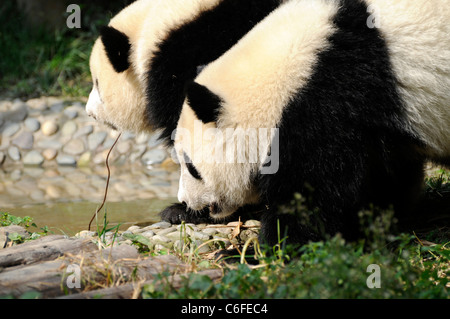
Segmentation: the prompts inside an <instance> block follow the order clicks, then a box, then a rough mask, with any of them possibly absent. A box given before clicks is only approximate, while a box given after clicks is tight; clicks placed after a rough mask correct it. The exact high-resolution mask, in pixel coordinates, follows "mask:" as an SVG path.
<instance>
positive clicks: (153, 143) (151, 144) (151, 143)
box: [147, 133, 162, 148]
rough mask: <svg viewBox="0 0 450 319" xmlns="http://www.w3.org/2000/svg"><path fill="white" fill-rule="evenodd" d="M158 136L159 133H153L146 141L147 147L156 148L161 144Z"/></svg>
mask: <svg viewBox="0 0 450 319" xmlns="http://www.w3.org/2000/svg"><path fill="white" fill-rule="evenodd" d="M159 137H160V134H159V133H154V134H153V135H152V136H151V137H150V138H149V139H148V144H147V145H148V146H149V147H152V148H153V147H155V146H158V145H160V144H161V143H162V140H161V139H160V138H159Z"/></svg>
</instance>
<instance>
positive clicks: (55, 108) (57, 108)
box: [50, 100, 64, 113]
mask: <svg viewBox="0 0 450 319" xmlns="http://www.w3.org/2000/svg"><path fill="white" fill-rule="evenodd" d="M63 108H64V102H63V101H60V100H55V101H54V102H53V104H51V105H50V110H51V111H52V112H53V113H60V112H61V111H62V110H63Z"/></svg>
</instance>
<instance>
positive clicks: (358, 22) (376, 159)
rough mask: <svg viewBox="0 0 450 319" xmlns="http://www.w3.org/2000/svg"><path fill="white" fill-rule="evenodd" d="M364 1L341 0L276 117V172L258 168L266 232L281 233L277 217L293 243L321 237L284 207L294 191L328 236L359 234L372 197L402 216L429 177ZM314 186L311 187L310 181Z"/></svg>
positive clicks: (268, 236)
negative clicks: (305, 75)
mask: <svg viewBox="0 0 450 319" xmlns="http://www.w3.org/2000/svg"><path fill="white" fill-rule="evenodd" d="M367 18H368V13H367V7H366V5H365V4H363V3H362V2H360V1H355V0H343V1H342V6H341V8H340V10H339V11H338V14H337V16H336V17H335V19H334V24H335V27H336V29H337V31H336V32H335V33H334V34H333V35H332V36H331V37H330V39H329V42H330V44H331V45H330V47H329V49H328V50H326V51H325V52H321V53H320V54H319V60H318V64H317V65H316V67H315V72H314V74H313V75H312V77H311V79H310V81H309V82H308V84H307V85H306V86H305V87H303V88H302V89H301V91H300V92H298V94H297V95H296V96H295V97H294V98H293V99H292V101H291V102H290V104H289V105H288V106H287V108H286V109H285V112H284V114H283V117H282V120H281V122H280V123H279V133H280V138H279V141H280V159H279V163H280V166H279V170H278V172H277V173H276V174H274V175H260V178H259V181H258V182H257V184H258V186H259V188H260V192H261V197H262V198H263V199H264V200H265V201H266V202H267V203H268V204H269V205H270V209H269V211H267V212H265V213H264V214H263V216H262V228H261V238H262V239H263V240H264V241H265V242H267V243H268V244H271V245H272V244H275V243H276V242H277V240H278V235H279V234H278V230H277V220H280V224H281V232H282V234H281V235H283V234H285V233H286V234H287V236H288V242H291V243H300V244H304V243H306V242H308V241H309V240H316V239H319V238H322V236H323V234H322V233H320V232H317V229H316V228H315V227H313V226H312V225H310V224H305V223H303V222H302V220H301V218H299V216H296V215H295V214H281V213H280V209H279V206H280V205H283V204H288V203H289V202H290V201H291V200H292V199H293V195H294V193H295V192H299V193H302V194H307V195H308V196H309V195H310V196H311V197H312V206H313V207H316V208H318V212H317V214H316V218H318V219H319V220H321V221H322V222H323V226H324V229H323V230H324V231H325V232H326V233H328V234H334V233H336V232H341V233H343V234H344V236H346V237H347V238H349V239H353V238H355V237H356V236H359V233H358V228H359V227H358V219H357V213H358V211H359V210H360V209H362V208H365V207H368V206H369V205H370V204H375V205H376V206H378V207H382V208H386V207H388V206H389V205H390V204H393V205H394V207H395V209H396V211H397V212H400V213H406V212H408V211H409V207H408V204H413V202H414V200H415V199H416V198H418V193H419V190H420V185H421V183H422V178H423V161H424V159H423V158H422V156H421V155H419V154H420V152H417V149H418V148H420V147H421V143H420V142H419V141H417V140H415V139H414V138H413V137H412V136H410V134H409V133H408V131H407V129H406V127H407V124H406V122H405V121H404V120H405V118H406V115H405V110H404V106H403V105H402V101H401V99H400V97H399V93H398V92H397V90H396V81H395V78H394V75H393V73H392V68H391V64H390V61H389V54H388V50H387V47H386V43H385V42H384V40H383V38H382V35H381V34H380V33H379V32H378V30H377V29H369V28H368V27H367V25H366V21H367ZM311 187H312V191H310V188H311Z"/></svg>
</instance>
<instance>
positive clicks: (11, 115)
mask: <svg viewBox="0 0 450 319" xmlns="http://www.w3.org/2000/svg"><path fill="white" fill-rule="evenodd" d="M27 116H28V107H27V105H26V104H25V103H23V102H22V101H17V102H14V104H13V106H12V107H11V110H10V111H8V112H6V113H5V114H4V119H5V121H10V122H22V121H23V120H25V119H26V118H27Z"/></svg>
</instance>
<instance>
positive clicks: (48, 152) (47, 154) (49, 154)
mask: <svg viewBox="0 0 450 319" xmlns="http://www.w3.org/2000/svg"><path fill="white" fill-rule="evenodd" d="M56 155H58V151H57V150H55V149H52V148H47V149H45V150H44V151H43V152H42V156H44V158H45V159H46V160H47V161H51V160H54V159H55V157H56Z"/></svg>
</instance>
